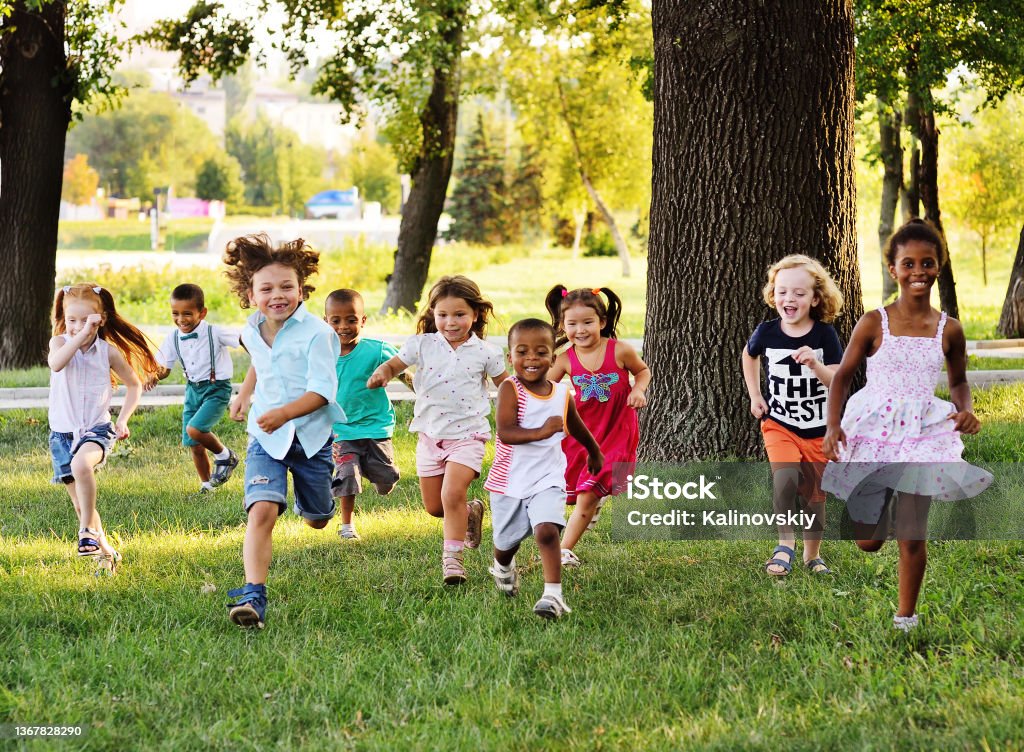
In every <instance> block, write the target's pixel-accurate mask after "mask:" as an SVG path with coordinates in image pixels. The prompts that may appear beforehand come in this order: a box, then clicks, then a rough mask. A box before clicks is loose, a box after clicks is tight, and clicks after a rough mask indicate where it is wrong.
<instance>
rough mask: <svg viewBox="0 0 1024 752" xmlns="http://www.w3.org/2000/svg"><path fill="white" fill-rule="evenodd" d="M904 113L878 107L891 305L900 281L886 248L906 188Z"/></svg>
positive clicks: (882, 230)
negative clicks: (892, 271)
mask: <svg viewBox="0 0 1024 752" xmlns="http://www.w3.org/2000/svg"><path fill="white" fill-rule="evenodd" d="M901 128H902V122H901V117H900V113H899V112H898V111H897V110H893V109H892V107H890V106H888V105H887V104H886V103H884V102H882V101H879V103H878V140H879V144H880V146H881V154H882V167H883V170H884V172H883V175H882V201H881V207H880V212H879V217H878V249H879V254H880V259H881V267H882V268H881V272H882V299H881V300H880V301H879V302H880V303H884V302H885V301H887V300H888V299H889V298H890V297H891V296H892V295H893V294H894V293H895V292H896V281H895V280H894V279H893V278H892V276H891V275H890V274H889V265H888V262H887V261H886V259H885V246H886V244H887V243H888V241H889V236H890V235H892V231H893V225H894V223H895V221H896V206H897V204H898V203H899V200H900V190H901V189H902V188H903V145H902V144H901V143H900V129H901Z"/></svg>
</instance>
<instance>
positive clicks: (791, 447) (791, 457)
mask: <svg viewBox="0 0 1024 752" xmlns="http://www.w3.org/2000/svg"><path fill="white" fill-rule="evenodd" d="M761 435H762V436H763V437H764V448H765V451H766V452H767V453H768V461H769V462H770V463H771V464H772V470H773V471H774V470H778V469H779V467H780V466H788V467H794V466H799V468H800V490H799V493H800V495H801V496H802V497H803V498H804V499H805V500H806V501H809V502H815V503H817V502H819V501H824V500H825V492H824V491H822V490H821V474H822V472H823V471H824V470H825V463H826V462H828V460H827V459H825V455H824V454H822V451H821V444H822V442H823V441H824V440H825V439H824V437H822V438H818V439H805V438H803V437H802V436H797V435H796V434H795V433H793V432H792V431H790V430H789V429H788V428H785V427H783V426H781V425H779V424H778V423H776V422H775V421H774V420H771V419H768V418H766V419H765V420H762V421H761Z"/></svg>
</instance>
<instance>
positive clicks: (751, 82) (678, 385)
mask: <svg viewBox="0 0 1024 752" xmlns="http://www.w3.org/2000/svg"><path fill="white" fill-rule="evenodd" d="M652 18H653V24H654V89H653V96H654V154H653V156H654V176H653V185H652V190H653V193H652V198H651V214H650V240H649V251H648V253H649V256H648V279H647V321H646V325H645V330H644V356H645V358H646V359H647V361H648V362H649V363H650V365H651V370H652V371H653V372H654V373H655V374H660V375H659V376H658V377H657V378H655V380H654V381H653V382H652V385H651V390H650V395H649V396H650V403H649V405H648V407H647V408H645V409H644V410H643V411H642V412H641V430H640V437H641V446H640V452H641V456H642V457H644V458H645V459H649V460H654V459H657V460H665V461H682V460H688V459H694V458H708V457H724V456H740V457H747V456H760V455H761V453H762V449H761V442H760V440H759V439H760V437H759V436H758V431H757V422H756V421H755V420H753V419H752V418H751V417H750V415H749V413H748V412H747V411H746V410H744V409H741V408H740V406H741V405H743V404H745V402H746V390H745V387H744V383H743V377H742V374H741V370H740V352H741V349H742V348H743V346H744V344H745V343H746V340H747V338H748V337H749V336H750V333H751V332H752V331H753V330H754V327H755V326H756V325H757V324H758V323H760V322H761V321H763V320H765V319H766V318H767V317H768V315H769V311H768V309H767V308H766V306H765V304H764V301H763V299H762V298H761V287H762V285H763V284H764V275H765V271H766V269H767V267H768V266H769V264H771V263H772V262H774V261H777V260H778V259H779V258H781V257H783V256H785V255H787V254H789V253H793V252H794V251H795V250H797V249H799V250H801V251H804V252H806V253H809V254H811V255H813V256H816V257H818V258H819V259H821V260H822V262H823V263H824V264H825V266H826V267H827V268H828V269H829V270H830V272H831V273H832V274H833V276H834V277H835V279H836V281H837V283H838V284H839V286H840V288H841V289H842V291H843V293H844V294H845V295H846V300H847V304H846V308H845V310H844V312H843V315H842V316H841V317H840V319H838V321H837V322H836V324H837V328H838V330H839V332H840V338H841V339H842V340H844V341H846V340H847V339H848V335H849V332H850V330H851V328H852V325H853V323H854V322H855V321H856V320H857V318H858V317H859V315H860V314H861V311H862V309H861V303H860V301H861V294H860V280H859V271H858V268H857V250H856V234H855V229H854V164H853V103H854V92H853V56H854V43H853V17H852V13H851V9H850V6H849V3H848V2H846V0H827V1H824V2H823V1H822V0H789V2H785V3H761V2H756V0H719V1H718V2H714V3H699V4H693V3H690V2H687V0H654V3H653V7H652Z"/></svg>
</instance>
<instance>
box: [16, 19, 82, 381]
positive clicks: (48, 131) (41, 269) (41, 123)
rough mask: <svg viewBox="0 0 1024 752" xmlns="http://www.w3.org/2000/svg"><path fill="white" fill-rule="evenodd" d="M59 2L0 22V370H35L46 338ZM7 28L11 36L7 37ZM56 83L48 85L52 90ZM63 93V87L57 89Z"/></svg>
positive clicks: (62, 121) (62, 111)
mask: <svg viewBox="0 0 1024 752" xmlns="http://www.w3.org/2000/svg"><path fill="white" fill-rule="evenodd" d="M64 16H65V3H64V2H51V3H48V4H44V5H43V6H42V9H41V10H38V11H28V10H26V3H25V2H24V0H18V1H17V2H15V3H14V12H13V14H12V15H11V16H10V18H8V19H6V20H4V22H3V27H4V32H3V36H2V40H3V41H2V42H0V65H2V66H3V68H2V73H0V190H2V191H3V193H2V197H0V249H2V253H3V257H4V267H5V268H4V273H3V274H2V275H0V322H2V323H3V325H2V326H0V369H4V368H26V367H28V366H35V365H39V364H40V363H42V362H43V361H44V359H45V353H46V342H47V340H48V339H49V337H50V322H49V311H50V305H51V303H52V301H53V284H54V275H55V272H56V256H57V222H58V220H59V217H60V192H61V183H62V181H63V174H64V140H65V138H66V136H67V129H68V123H69V122H70V119H71V108H70V92H69V91H67V90H66V87H67V84H65V83H61V82H62V81H64V80H66V78H67V76H66V70H67V60H66V57H65V53H64ZM10 27H13V28H14V31H13V33H7V32H8V30H9V28H10ZM55 83H56V85H55ZM62 87H63V88H62Z"/></svg>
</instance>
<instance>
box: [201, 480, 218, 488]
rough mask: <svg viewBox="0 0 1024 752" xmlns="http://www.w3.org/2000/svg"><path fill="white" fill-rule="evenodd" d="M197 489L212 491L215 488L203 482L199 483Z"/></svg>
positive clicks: (207, 482) (208, 482)
mask: <svg viewBox="0 0 1024 752" xmlns="http://www.w3.org/2000/svg"><path fill="white" fill-rule="evenodd" d="M199 487H200V488H205V489H206V490H207V491H212V490H213V489H214V488H215V486H214V485H212V484H211V483H210V481H208V480H204V481H203V482H202V483H200V484H199Z"/></svg>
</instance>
